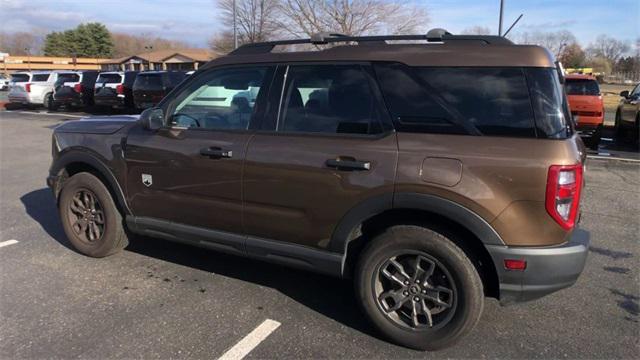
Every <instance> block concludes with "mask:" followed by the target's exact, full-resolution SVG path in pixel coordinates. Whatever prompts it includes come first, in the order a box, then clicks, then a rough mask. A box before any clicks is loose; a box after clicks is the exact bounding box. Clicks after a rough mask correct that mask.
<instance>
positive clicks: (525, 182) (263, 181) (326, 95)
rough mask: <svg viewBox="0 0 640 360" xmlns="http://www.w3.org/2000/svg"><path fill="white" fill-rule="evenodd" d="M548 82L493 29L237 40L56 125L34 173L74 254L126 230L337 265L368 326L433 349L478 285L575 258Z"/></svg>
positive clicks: (579, 243) (551, 270)
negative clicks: (160, 90) (175, 73)
mask: <svg viewBox="0 0 640 360" xmlns="http://www.w3.org/2000/svg"><path fill="white" fill-rule="evenodd" d="M389 40H394V41H393V43H387V41H389ZM403 40H411V43H406V41H405V43H401V42H400V41H403ZM416 40H422V43H418V42H417V41H416ZM339 42H341V43H346V44H343V45H342V46H332V47H329V48H327V49H325V50H320V51H303V52H272V50H273V49H274V47H276V46H283V45H290V44H309V43H311V44H316V45H323V44H332V45H337V43H339ZM561 82H562V72H561V71H559V69H558V67H557V66H556V64H555V63H554V59H553V58H552V56H551V55H550V54H549V52H548V51H547V50H545V49H544V48H541V47H537V46H520V45H513V44H512V43H511V42H510V41H508V40H506V39H504V38H501V37H496V36H455V35H451V34H449V33H446V32H444V31H441V30H435V31H431V32H429V34H427V35H426V36H425V35H420V36H386V37H382V36H374V37H345V36H337V35H318V36H315V37H313V38H312V39H307V40H292V41H281V42H270V43H259V44H251V45H245V46H242V47H240V48H238V49H237V50H235V51H234V52H232V53H231V54H229V55H228V56H225V57H221V58H218V59H216V60H213V61H212V62H210V63H209V64H207V65H206V66H203V67H202V68H201V69H200V70H198V71H197V72H196V73H195V74H194V75H192V76H191V77H189V78H188V79H187V80H186V81H184V82H183V83H182V84H180V85H179V86H178V87H176V88H175V89H174V90H173V91H172V92H171V93H170V94H169V95H167V97H165V98H164V100H162V102H161V103H160V104H159V105H158V106H157V107H154V108H151V109H148V110H146V111H145V112H144V113H143V114H142V115H141V116H140V119H139V120H138V121H132V120H136V119H137V118H135V117H112V118H110V119H105V120H104V121H100V119H92V121H75V122H67V123H65V124H64V125H62V126H59V127H57V128H56V130H55V132H54V134H53V164H52V166H51V169H50V176H49V178H48V184H49V186H51V188H52V189H53V191H54V193H55V195H56V197H57V199H58V207H59V209H60V216H61V219H62V224H63V226H64V230H65V232H66V234H67V236H68V237H69V239H70V241H71V243H72V244H73V245H74V246H75V247H76V248H77V249H78V250H79V251H80V252H82V253H84V254H87V255H89V256H95V257H103V256H107V255H110V254H113V253H115V252H117V251H119V250H121V249H122V248H124V247H125V246H126V245H127V242H128V236H127V235H128V234H129V233H130V232H131V233H136V234H144V235H148V236H152V237H156V238H163V239H168V240H172V241H180V242H186V243H189V244H193V245H197V246H201V247H205V248H209V249H213V250H219V251H224V252H228V253H232V254H237V255H241V256H248V257H253V258H257V259H262V260H266V261H270V262H274V263H279V264H285V265H290V266H294V267H299V268H302V269H308V270H312V271H317V272H321V273H325V274H330V275H334V276H338V277H346V278H352V279H353V281H354V283H355V287H356V294H357V296H358V300H359V303H360V304H361V305H362V308H363V310H364V313H365V314H366V316H367V317H368V318H369V319H370V320H371V323H372V324H373V325H374V326H375V327H376V328H377V329H378V330H379V331H380V332H382V333H383V334H384V335H385V336H386V337H387V338H389V339H391V340H392V341H394V342H396V343H399V344H402V345H405V346H408V347H412V348H417V349H438V348H442V347H445V346H448V345H450V344H452V343H453V342H455V341H456V340H458V339H460V338H461V337H462V336H463V335H464V334H466V333H468V332H469V331H470V330H471V329H472V328H473V327H474V325H475V324H476V323H477V322H478V320H479V318H480V315H481V312H482V308H483V303H484V297H485V296H488V297H494V298H497V299H499V300H500V302H501V303H511V302H517V301H525V300H531V299H535V298H539V297H541V296H543V295H546V294H549V293H551V292H554V291H556V290H559V289H562V288H565V287H568V286H570V285H572V284H573V283H574V282H575V281H576V279H577V278H578V276H579V275H580V273H581V271H582V269H583V267H584V263H585V259H586V256H587V247H588V242H589V235H588V233H586V232H584V231H581V230H579V229H578V228H577V223H578V220H579V218H580V215H579V213H580V210H579V202H580V193H581V190H582V188H583V164H584V160H585V151H584V146H583V144H582V142H581V140H580V138H579V137H578V136H577V134H576V133H575V131H574V129H573V125H572V121H571V119H570V116H571V115H570V113H569V111H568V107H567V101H566V97H565V94H564V92H563V90H562V86H561ZM127 230H128V231H127ZM212 261H213V260H212ZM549 330H550V331H551V330H552V329H549Z"/></svg>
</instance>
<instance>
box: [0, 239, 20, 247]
mask: <svg viewBox="0 0 640 360" xmlns="http://www.w3.org/2000/svg"><path fill="white" fill-rule="evenodd" d="M17 243H18V240H13V239H11V240H7V241H3V242H0V248H1V247H5V246H9V245H13V244H17Z"/></svg>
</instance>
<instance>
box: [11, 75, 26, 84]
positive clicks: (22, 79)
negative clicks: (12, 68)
mask: <svg viewBox="0 0 640 360" xmlns="http://www.w3.org/2000/svg"><path fill="white" fill-rule="evenodd" d="M11 81H13V82H29V75H28V74H13V75H11Z"/></svg>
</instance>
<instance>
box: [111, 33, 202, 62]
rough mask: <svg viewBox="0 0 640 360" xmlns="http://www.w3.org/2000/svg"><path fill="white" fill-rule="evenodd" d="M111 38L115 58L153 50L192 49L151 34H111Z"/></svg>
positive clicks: (178, 42)
mask: <svg viewBox="0 0 640 360" xmlns="http://www.w3.org/2000/svg"><path fill="white" fill-rule="evenodd" d="M111 37H112V38H113V43H114V51H113V52H114V57H122V56H130V55H133V54H139V53H143V52H148V51H151V50H153V51H155V50H177V49H187V48H190V47H191V46H190V45H189V44H187V43H185V42H183V41H176V40H168V39H164V38H161V37H157V36H152V35H150V34H141V35H130V34H124V33H111Z"/></svg>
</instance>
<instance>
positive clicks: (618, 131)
mask: <svg viewBox="0 0 640 360" xmlns="http://www.w3.org/2000/svg"><path fill="white" fill-rule="evenodd" d="M614 133H615V137H616V141H622V140H624V137H625V131H624V127H623V126H622V118H621V115H620V109H618V110H616V118H615V123H614Z"/></svg>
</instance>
